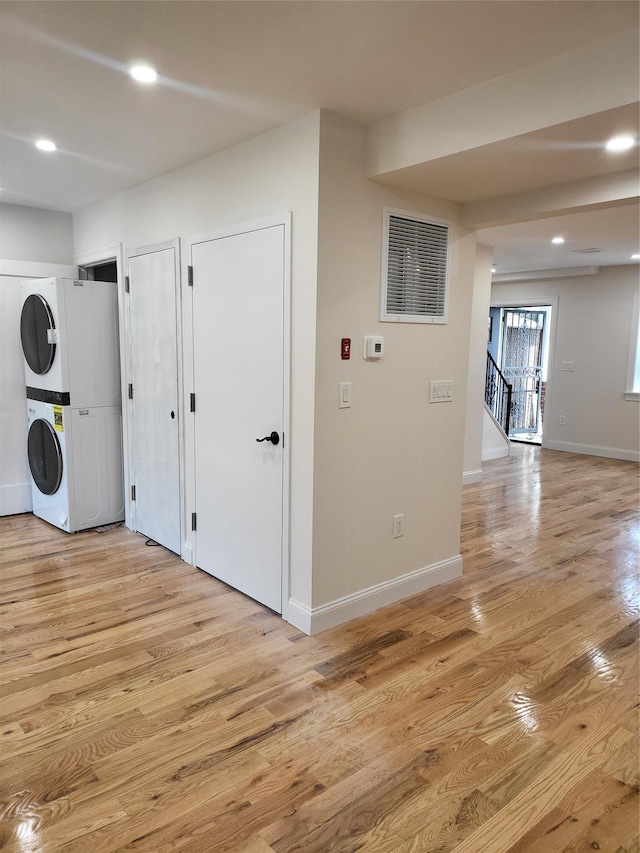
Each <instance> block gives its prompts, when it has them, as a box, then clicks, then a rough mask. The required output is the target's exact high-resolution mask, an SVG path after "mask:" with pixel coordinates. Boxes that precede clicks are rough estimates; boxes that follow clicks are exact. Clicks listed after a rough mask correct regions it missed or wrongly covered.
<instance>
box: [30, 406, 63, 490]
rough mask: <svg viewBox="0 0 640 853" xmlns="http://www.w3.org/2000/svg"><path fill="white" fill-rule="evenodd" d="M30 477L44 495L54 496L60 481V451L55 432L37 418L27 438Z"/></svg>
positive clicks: (45, 422)
mask: <svg viewBox="0 0 640 853" xmlns="http://www.w3.org/2000/svg"><path fill="white" fill-rule="evenodd" d="M27 451H28V454H29V468H30V469H31V476H32V477H33V480H34V482H35V484H36V486H37V487H38V488H39V489H40V491H41V492H42V493H43V494H44V495H54V494H55V493H56V492H57V491H58V489H59V488H60V481H61V480H62V451H61V450H60V442H59V441H58V436H57V435H56V431H55V430H54V428H53V427H52V426H51V424H50V423H49V421H45V420H42V418H38V420H37V421H34V422H33V423H32V424H31V426H30V427H29V435H28V437H27Z"/></svg>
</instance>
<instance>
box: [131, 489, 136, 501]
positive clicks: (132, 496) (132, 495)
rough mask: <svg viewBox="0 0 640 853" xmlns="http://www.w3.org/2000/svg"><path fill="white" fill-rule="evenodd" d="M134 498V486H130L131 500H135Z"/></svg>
mask: <svg viewBox="0 0 640 853" xmlns="http://www.w3.org/2000/svg"><path fill="white" fill-rule="evenodd" d="M135 499H136V487H135V486H131V500H132V501H135Z"/></svg>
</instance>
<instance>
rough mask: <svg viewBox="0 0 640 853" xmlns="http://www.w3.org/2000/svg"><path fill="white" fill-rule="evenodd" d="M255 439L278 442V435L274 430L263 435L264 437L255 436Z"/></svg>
mask: <svg viewBox="0 0 640 853" xmlns="http://www.w3.org/2000/svg"><path fill="white" fill-rule="evenodd" d="M256 441H270V442H271V444H280V436H279V435H278V433H277V432H276V431H275V430H274V431H273V432H272V433H271V435H265V437H264V438H256Z"/></svg>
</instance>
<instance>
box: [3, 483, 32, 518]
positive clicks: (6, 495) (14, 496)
mask: <svg viewBox="0 0 640 853" xmlns="http://www.w3.org/2000/svg"><path fill="white" fill-rule="evenodd" d="M32 508H33V506H32V503H31V483H11V484H9V485H7V486H2V485H0V516H4V515H20V514H21V513H23V512H31V510H32Z"/></svg>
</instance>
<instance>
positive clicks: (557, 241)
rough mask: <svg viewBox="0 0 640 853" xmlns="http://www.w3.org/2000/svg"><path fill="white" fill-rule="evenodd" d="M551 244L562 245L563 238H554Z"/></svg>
mask: <svg viewBox="0 0 640 853" xmlns="http://www.w3.org/2000/svg"><path fill="white" fill-rule="evenodd" d="M551 242H552V243H555V244H556V245H558V246H559V245H560V243H564V237H554V238H553V240H552V241H551Z"/></svg>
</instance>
